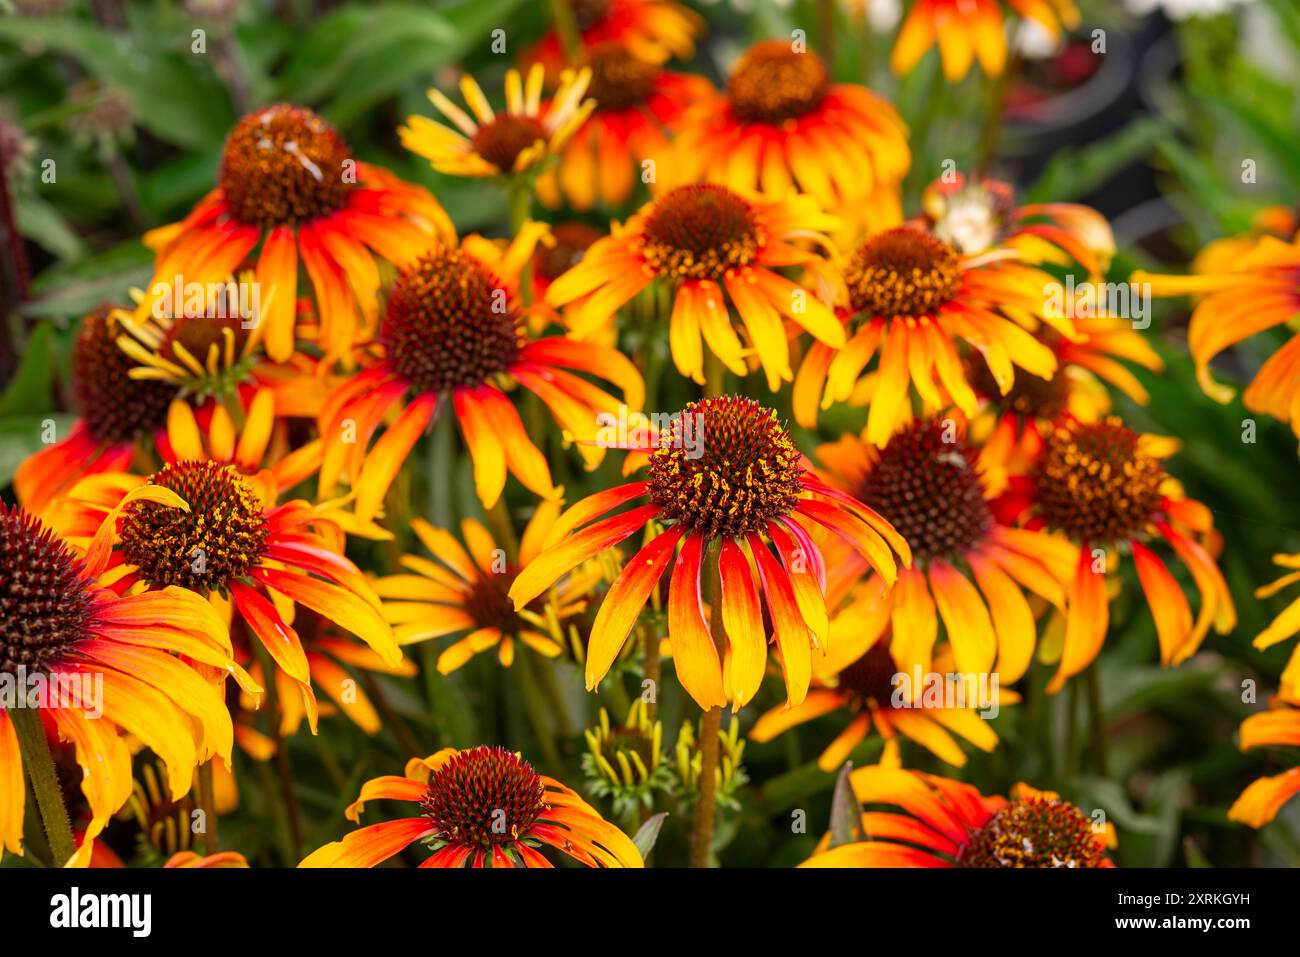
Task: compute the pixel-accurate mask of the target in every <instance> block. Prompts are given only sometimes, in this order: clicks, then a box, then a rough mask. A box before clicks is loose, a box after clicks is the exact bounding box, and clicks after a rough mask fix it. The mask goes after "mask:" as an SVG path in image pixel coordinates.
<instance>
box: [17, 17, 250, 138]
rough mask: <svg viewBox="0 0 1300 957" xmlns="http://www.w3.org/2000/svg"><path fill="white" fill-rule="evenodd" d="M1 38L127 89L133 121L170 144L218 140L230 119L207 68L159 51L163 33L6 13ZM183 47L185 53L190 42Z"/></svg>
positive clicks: (225, 101) (223, 95) (226, 101)
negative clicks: (68, 60)
mask: <svg viewBox="0 0 1300 957" xmlns="http://www.w3.org/2000/svg"><path fill="white" fill-rule="evenodd" d="M0 38H5V39H10V40H13V41H15V42H17V43H20V44H25V43H31V42H37V43H40V44H42V45H44V46H46V47H48V48H49V49H51V50H54V51H56V52H58V53H62V54H65V55H67V56H70V57H73V58H74V59H76V60H77V61H79V62H80V64H81V66H82V67H83V68H84V69H85V70H86V72H87V73H89V74H90V75H91V76H93V77H95V78H97V79H99V80H100V81H102V82H104V83H108V84H112V85H115V86H118V87H121V88H122V89H123V90H125V91H126V92H127V93H129V94H130V96H131V100H132V103H133V105H134V106H135V110H136V122H137V123H139V125H140V126H142V127H143V128H144V129H146V130H148V131H149V132H150V133H152V134H153V135H154V136H156V137H158V138H159V139H161V140H164V141H166V142H168V143H175V144H176V145H178V146H184V147H190V148H197V147H202V146H204V145H207V144H211V143H220V142H221V141H222V140H223V139H224V137H225V135H226V132H227V130H229V128H230V125H231V123H233V122H234V115H233V114H232V112H231V109H230V103H229V99H228V98H227V96H226V93H225V90H224V89H223V88H222V86H221V84H220V83H218V82H217V81H216V79H215V77H213V76H212V74H211V72H210V71H205V70H197V69H194V68H193V66H192V65H191V64H189V63H187V62H186V61H185V59H183V58H182V57H181V56H178V55H175V54H168V53H167V52H165V48H164V50H162V51H160V49H159V46H160V45H161V44H163V43H165V42H166V38H165V37H149V38H147V43H146V42H145V40H144V39H143V38H142V39H141V40H139V41H137V40H136V39H134V38H132V37H130V36H129V35H125V34H121V33H110V32H108V31H106V30H104V29H103V28H102V27H100V26H99V25H98V24H96V23H93V22H92V21H89V20H81V19H76V18H73V17H44V18H38V19H27V18H15V17H8V18H5V19H0ZM186 40H187V41H188V36H187V37H186ZM185 50H186V54H185V56H187V57H188V56H189V53H188V50H189V47H188V44H187V45H186V47H185Z"/></svg>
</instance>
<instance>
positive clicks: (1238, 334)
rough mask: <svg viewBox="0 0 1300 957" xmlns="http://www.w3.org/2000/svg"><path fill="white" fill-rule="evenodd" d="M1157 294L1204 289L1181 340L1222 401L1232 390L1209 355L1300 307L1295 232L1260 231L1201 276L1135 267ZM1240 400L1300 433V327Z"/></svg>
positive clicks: (1283, 320) (1138, 278)
mask: <svg viewBox="0 0 1300 957" xmlns="http://www.w3.org/2000/svg"><path fill="white" fill-rule="evenodd" d="M1133 282H1135V283H1149V284H1150V286H1151V291H1152V293H1153V294H1155V295H1157V296H1183V295H1202V294H1203V295H1204V298H1203V299H1201V301H1200V302H1199V303H1197V305H1196V308H1195V310H1194V311H1193V312H1192V321H1191V323H1190V324H1189V325H1188V327H1187V345H1188V348H1189V349H1191V352H1192V358H1193V359H1195V360H1196V379H1197V381H1198V382H1200V384H1201V388H1202V389H1204V390H1205V393H1206V395H1208V396H1210V397H1211V398H1213V399H1215V400H1217V401H1219V402H1227V401H1229V400H1230V399H1231V398H1232V396H1233V395H1234V394H1235V390H1234V389H1232V388H1231V387H1229V386H1225V385H1223V384H1222V383H1220V382H1216V381H1215V380H1214V376H1213V375H1212V374H1211V372H1210V361H1211V360H1212V359H1213V358H1214V357H1215V356H1217V355H1218V354H1219V353H1220V352H1222V351H1223V350H1224V349H1226V348H1228V347H1229V346H1232V345H1235V344H1236V343H1238V342H1241V341H1242V340H1244V339H1249V338H1250V337H1251V336H1254V335H1258V334H1259V333H1261V332H1264V331H1266V330H1269V329H1272V328H1274V327H1276V326H1282V325H1286V324H1288V323H1290V322H1291V321H1292V320H1293V319H1294V318H1295V316H1296V315H1297V313H1300V235H1297V236H1296V237H1295V238H1293V239H1291V240H1290V241H1285V240H1281V239H1278V238H1276V237H1274V236H1268V235H1265V236H1261V237H1260V238H1259V239H1258V240H1257V241H1256V243H1255V244H1254V246H1253V247H1252V248H1251V249H1250V250H1249V251H1246V252H1243V253H1242V254H1241V255H1239V256H1238V257H1236V259H1235V260H1234V261H1233V262H1231V263H1224V264H1223V265H1222V266H1221V271H1219V272H1216V273H1213V274H1210V275H1199V276H1156V275H1152V274H1151V273H1147V272H1144V271H1141V270H1139V271H1138V272H1135V273H1134V274H1133ZM1242 401H1243V402H1244V403H1245V405H1246V408H1248V409H1250V410H1251V411H1252V412H1262V413H1264V414H1265V415H1271V416H1272V417H1273V418H1275V419H1279V420H1280V421H1282V422H1286V423H1287V424H1289V425H1290V426H1291V429H1292V431H1293V432H1295V434H1296V436H1297V437H1300V333H1297V334H1296V335H1293V336H1292V337H1291V338H1290V339H1289V340H1288V341H1287V342H1286V344H1285V345H1283V346H1282V347H1281V348H1280V349H1278V350H1277V351H1276V352H1275V353H1273V355H1272V356H1270V357H1269V358H1268V359H1267V360H1266V361H1265V362H1264V364H1263V365H1262V366H1260V368H1259V370H1258V371H1257V372H1256V373H1255V376H1254V378H1253V379H1252V380H1251V383H1250V385H1249V386H1247V388H1246V391H1245V393H1244V394H1243V395H1242Z"/></svg>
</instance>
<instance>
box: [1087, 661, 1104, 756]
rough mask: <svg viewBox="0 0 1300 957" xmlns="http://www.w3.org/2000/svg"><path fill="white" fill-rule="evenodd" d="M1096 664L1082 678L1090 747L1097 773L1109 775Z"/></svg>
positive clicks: (1099, 682) (1099, 683)
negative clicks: (1085, 685)
mask: <svg viewBox="0 0 1300 957" xmlns="http://www.w3.org/2000/svg"><path fill="white" fill-rule="evenodd" d="M1097 667H1098V666H1097V664H1096V663H1095V662H1094V663H1093V666H1092V667H1091V668H1089V669H1088V673H1087V675H1086V676H1085V678H1084V680H1085V681H1086V682H1087V684H1088V718H1089V722H1090V723H1091V725H1092V747H1093V750H1094V751H1095V752H1096V753H1095V754H1094V760H1095V761H1096V764H1097V773H1098V774H1100V775H1101V776H1102V777H1103V778H1105V777H1109V776H1110V745H1109V736H1108V734H1107V731H1106V712H1105V710H1104V709H1103V708H1102V706H1101V681H1100V680H1099V679H1098V677H1097Z"/></svg>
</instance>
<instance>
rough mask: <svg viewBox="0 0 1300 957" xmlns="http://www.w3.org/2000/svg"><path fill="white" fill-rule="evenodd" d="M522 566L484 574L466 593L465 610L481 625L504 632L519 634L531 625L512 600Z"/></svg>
mask: <svg viewBox="0 0 1300 957" xmlns="http://www.w3.org/2000/svg"><path fill="white" fill-rule="evenodd" d="M517 574H518V569H516V568H507V569H506V571H505V572H503V573H502V574H500V575H484V576H483V577H481V578H480V579H479V580H478V581H476V582H474V584H473V586H472V587H471V588H470V590H469V593H468V594H467V595H466V596H465V610H466V611H467V612H468V613H469V616H470V617H471V618H473V619H474V624H475V625H476V626H477V627H479V628H495V629H497V630H498V631H500V632H501V633H502V634H503V635H517V634H519V632H520V631H522V630H523V629H524V628H526V627H527V625H525V624H524V620H523V619H522V618H520V617H519V613H518V612H517V611H515V603H514V602H513V601H511V600H510V594H509V592H510V586H511V585H512V584H514V580H515V577H516V575H517Z"/></svg>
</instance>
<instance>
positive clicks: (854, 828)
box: [830, 761, 862, 847]
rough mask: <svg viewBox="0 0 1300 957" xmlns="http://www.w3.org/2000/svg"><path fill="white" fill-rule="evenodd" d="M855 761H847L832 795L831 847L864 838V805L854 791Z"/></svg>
mask: <svg viewBox="0 0 1300 957" xmlns="http://www.w3.org/2000/svg"><path fill="white" fill-rule="evenodd" d="M852 773H853V762H852V761H845V762H844V767H842V768H840V773H839V776H838V777H837V778H836V779H835V791H834V793H833V794H832V795H831V845H830V846H831V847H839V846H840V845H841V844H852V843H854V842H855V841H860V840H862V806H861V805H860V804H858V798H857V795H855V794H854V793H853V782H852V781H851V780H850V779H849V776H850V775H851V774H852Z"/></svg>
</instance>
